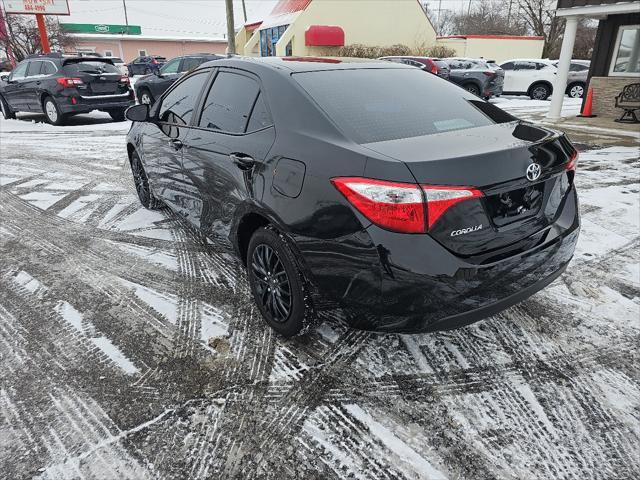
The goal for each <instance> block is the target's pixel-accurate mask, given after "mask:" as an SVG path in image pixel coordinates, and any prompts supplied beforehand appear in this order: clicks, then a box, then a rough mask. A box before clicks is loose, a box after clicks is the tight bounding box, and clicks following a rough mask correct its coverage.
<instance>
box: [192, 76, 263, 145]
mask: <svg viewBox="0 0 640 480" xmlns="http://www.w3.org/2000/svg"><path fill="white" fill-rule="evenodd" d="M258 92H259V87H258V83H257V82H256V81H255V80H253V79H251V78H249V77H246V76H244V75H238V74H235V73H230V72H221V73H219V74H218V76H217V77H216V79H215V81H214V82H213V85H212V86H211V89H210V90H209V93H208V95H207V99H206V100H205V102H204V107H203V109H202V116H201V117H200V123H199V125H200V126H201V127H202V128H208V129H210V130H220V131H223V132H229V133H244V131H245V129H246V126H247V121H248V119H249V115H250V113H251V109H252V108H253V104H254V103H255V100H256V97H257V96H258Z"/></svg>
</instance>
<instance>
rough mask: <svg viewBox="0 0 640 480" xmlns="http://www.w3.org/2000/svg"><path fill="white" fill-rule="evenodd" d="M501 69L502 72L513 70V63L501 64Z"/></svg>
mask: <svg viewBox="0 0 640 480" xmlns="http://www.w3.org/2000/svg"><path fill="white" fill-rule="evenodd" d="M501 67H502V69H503V70H513V62H507V63H503V64H502V65H501Z"/></svg>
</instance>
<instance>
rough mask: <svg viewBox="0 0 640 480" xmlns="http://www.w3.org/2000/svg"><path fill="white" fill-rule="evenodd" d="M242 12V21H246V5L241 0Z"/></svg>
mask: <svg viewBox="0 0 640 480" xmlns="http://www.w3.org/2000/svg"><path fill="white" fill-rule="evenodd" d="M242 13H243V14H244V23H247V5H246V4H245V3H244V0H242Z"/></svg>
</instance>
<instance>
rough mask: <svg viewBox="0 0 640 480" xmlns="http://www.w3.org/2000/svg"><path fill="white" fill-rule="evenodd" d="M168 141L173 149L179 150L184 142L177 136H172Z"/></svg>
mask: <svg viewBox="0 0 640 480" xmlns="http://www.w3.org/2000/svg"><path fill="white" fill-rule="evenodd" d="M169 143H170V144H171V146H172V147H173V148H174V149H175V150H180V149H181V148H182V147H183V146H184V144H183V143H182V142H181V141H180V140H178V139H177V138H172V139H171V140H169Z"/></svg>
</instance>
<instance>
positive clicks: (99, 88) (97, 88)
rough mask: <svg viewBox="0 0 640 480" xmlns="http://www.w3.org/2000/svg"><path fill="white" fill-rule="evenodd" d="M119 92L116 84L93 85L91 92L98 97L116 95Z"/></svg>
mask: <svg viewBox="0 0 640 480" xmlns="http://www.w3.org/2000/svg"><path fill="white" fill-rule="evenodd" d="M117 90H118V84H117V83H115V82H104V83H92V84H91V92H92V93H94V94H97V95H104V94H108V93H116V91H117Z"/></svg>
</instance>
